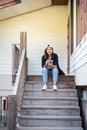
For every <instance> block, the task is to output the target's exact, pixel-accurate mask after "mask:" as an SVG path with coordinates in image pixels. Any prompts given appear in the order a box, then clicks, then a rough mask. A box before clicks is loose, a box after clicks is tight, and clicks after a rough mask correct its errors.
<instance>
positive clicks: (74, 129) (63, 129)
mask: <svg viewBox="0 0 87 130" xmlns="http://www.w3.org/2000/svg"><path fill="white" fill-rule="evenodd" d="M16 130H83V128H81V127H21V126H19V128H16Z"/></svg>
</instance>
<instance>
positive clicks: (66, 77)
mask: <svg viewBox="0 0 87 130" xmlns="http://www.w3.org/2000/svg"><path fill="white" fill-rule="evenodd" d="M26 80H27V81H39V82H40V81H42V76H41V75H27V77H26ZM48 80H49V81H52V77H49V79H48ZM58 81H59V82H60V81H62V82H75V77H74V76H72V75H59V79H58Z"/></svg>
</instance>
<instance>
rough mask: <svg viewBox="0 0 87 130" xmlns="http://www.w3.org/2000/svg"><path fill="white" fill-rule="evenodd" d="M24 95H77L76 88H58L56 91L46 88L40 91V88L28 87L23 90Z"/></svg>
mask: <svg viewBox="0 0 87 130" xmlns="http://www.w3.org/2000/svg"><path fill="white" fill-rule="evenodd" d="M24 95H25V96H29V97H34V96H38V97H43V96H47V97H58V96H59V97H77V90H75V89H58V90H57V91H53V90H52V89H47V90H45V91H42V90H41V89H28V88H26V89H25V91H24Z"/></svg>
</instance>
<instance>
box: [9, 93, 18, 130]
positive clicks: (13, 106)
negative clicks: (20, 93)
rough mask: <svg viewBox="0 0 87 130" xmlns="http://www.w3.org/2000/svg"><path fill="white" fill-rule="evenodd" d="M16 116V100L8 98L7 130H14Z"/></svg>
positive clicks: (13, 97)
mask: <svg viewBox="0 0 87 130" xmlns="http://www.w3.org/2000/svg"><path fill="white" fill-rule="evenodd" d="M16 116H17V98H16V96H12V95H11V96H8V113H7V130H15V128H16Z"/></svg>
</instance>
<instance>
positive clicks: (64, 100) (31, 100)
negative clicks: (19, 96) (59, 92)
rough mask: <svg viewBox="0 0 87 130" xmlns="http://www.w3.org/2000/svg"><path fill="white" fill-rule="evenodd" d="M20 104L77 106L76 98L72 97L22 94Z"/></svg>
mask: <svg viewBox="0 0 87 130" xmlns="http://www.w3.org/2000/svg"><path fill="white" fill-rule="evenodd" d="M22 105H63V106H64V105H72V106H75V105H76V106H78V98H74V97H28V96H24V97H23V100H22Z"/></svg>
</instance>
